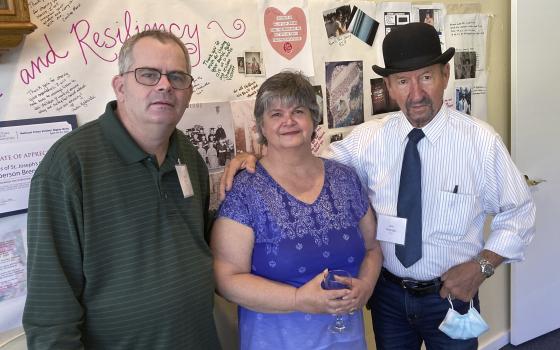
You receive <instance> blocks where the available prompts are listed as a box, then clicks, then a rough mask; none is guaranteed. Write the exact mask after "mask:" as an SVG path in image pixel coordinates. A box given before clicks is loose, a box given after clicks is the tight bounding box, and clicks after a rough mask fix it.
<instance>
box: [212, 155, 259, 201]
mask: <svg viewBox="0 0 560 350" xmlns="http://www.w3.org/2000/svg"><path fill="white" fill-rule="evenodd" d="M256 165H257V157H255V155H254V154H252V153H240V154H238V155H237V156H235V158H233V159H232V160H231V161H230V162H229V164H226V166H225V168H224V174H223V175H222V179H221V180H220V202H221V201H223V200H224V198H226V191H229V190H231V186H232V185H233V177H234V176H235V174H237V172H238V171H239V170H242V169H245V170H247V171H248V172H250V173H254V172H255V168H256Z"/></svg>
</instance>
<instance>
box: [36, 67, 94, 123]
mask: <svg viewBox="0 0 560 350" xmlns="http://www.w3.org/2000/svg"><path fill="white" fill-rule="evenodd" d="M85 88H86V85H85V84H83V83H80V82H78V81H76V79H73V78H72V77H71V76H70V74H69V73H64V74H60V75H57V76H53V77H50V78H48V79H46V80H45V82H44V83H42V84H41V85H39V86H37V87H35V88H30V89H28V90H27V96H28V97H27V98H28V101H29V105H30V106H31V108H33V110H34V111H36V112H37V113H38V114H41V113H45V112H50V111H56V112H60V111H62V110H66V111H67V110H68V109H70V110H71V111H73V112H74V111H77V110H79V109H80V108H82V107H86V106H87V105H88V104H89V103H90V102H91V101H93V100H94V99H95V96H93V95H86V94H85V91H84V89H85Z"/></svg>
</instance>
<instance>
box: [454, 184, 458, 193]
mask: <svg viewBox="0 0 560 350" xmlns="http://www.w3.org/2000/svg"><path fill="white" fill-rule="evenodd" d="M457 191H459V185H455V187H454V188H453V193H457Z"/></svg>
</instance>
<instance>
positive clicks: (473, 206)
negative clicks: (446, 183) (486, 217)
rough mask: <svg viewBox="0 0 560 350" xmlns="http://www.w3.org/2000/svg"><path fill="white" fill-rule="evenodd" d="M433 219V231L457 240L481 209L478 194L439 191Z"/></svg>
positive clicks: (472, 222)
mask: <svg viewBox="0 0 560 350" xmlns="http://www.w3.org/2000/svg"><path fill="white" fill-rule="evenodd" d="M438 197H439V205H438V206H437V208H438V209H437V210H438V211H437V213H435V215H436V219H435V223H434V224H435V233H436V234H438V235H444V236H446V238H448V239H452V240H459V239H461V237H463V236H464V235H465V234H466V233H467V232H468V230H469V228H470V227H471V226H472V225H473V224H474V221H475V220H476V218H477V217H478V215H479V213H480V211H481V210H482V207H481V204H480V201H479V198H478V195H474V194H462V193H451V192H447V191H440V192H439V195H438Z"/></svg>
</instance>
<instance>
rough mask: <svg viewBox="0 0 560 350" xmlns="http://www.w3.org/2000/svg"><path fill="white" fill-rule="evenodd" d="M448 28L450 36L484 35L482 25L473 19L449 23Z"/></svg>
mask: <svg viewBox="0 0 560 350" xmlns="http://www.w3.org/2000/svg"><path fill="white" fill-rule="evenodd" d="M449 29H450V33H451V36H461V35H484V27H483V26H482V24H481V23H479V22H477V21H475V20H472V21H469V20H465V21H463V22H456V23H449Z"/></svg>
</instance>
